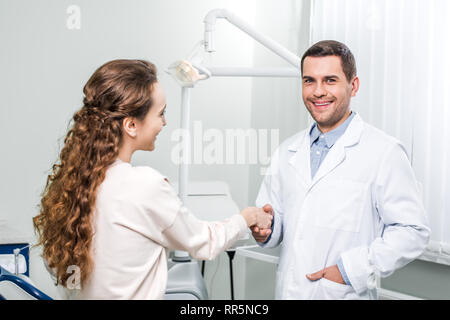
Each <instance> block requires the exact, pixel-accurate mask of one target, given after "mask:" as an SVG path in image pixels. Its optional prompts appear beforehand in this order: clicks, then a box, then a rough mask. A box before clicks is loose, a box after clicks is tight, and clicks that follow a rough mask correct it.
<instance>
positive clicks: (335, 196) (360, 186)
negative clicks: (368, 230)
mask: <svg viewBox="0 0 450 320" xmlns="http://www.w3.org/2000/svg"><path fill="white" fill-rule="evenodd" d="M366 195H367V187H366V184H364V183H361V182H355V181H349V180H337V181H333V182H324V184H322V186H321V188H317V189H316V191H315V198H316V199H315V200H316V203H317V204H318V205H317V209H318V210H317V212H315V213H314V216H315V225H316V226H318V227H322V228H330V229H335V230H342V231H350V232H358V231H359V229H360V223H361V218H362V214H363V205H364V201H365V197H366Z"/></svg>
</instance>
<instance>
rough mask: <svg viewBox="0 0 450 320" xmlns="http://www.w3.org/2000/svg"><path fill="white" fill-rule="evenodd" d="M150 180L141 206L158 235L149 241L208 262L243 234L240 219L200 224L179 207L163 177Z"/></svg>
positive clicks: (172, 190)
mask: <svg viewBox="0 0 450 320" xmlns="http://www.w3.org/2000/svg"><path fill="white" fill-rule="evenodd" d="M152 180H153V182H154V183H152V184H153V186H152V187H151V192H150V193H151V197H148V201H146V202H145V204H144V205H145V207H146V211H147V212H148V214H149V215H150V216H151V220H152V221H153V224H157V225H158V230H159V231H160V232H157V237H152V240H154V241H156V242H158V243H159V244H161V245H162V246H163V247H166V248H170V249H175V250H183V251H187V252H189V254H190V255H191V256H192V257H193V258H194V259H198V260H211V259H214V258H215V257H216V256H217V255H218V254H220V253H221V252H223V251H224V250H226V249H227V248H229V247H231V246H232V245H233V243H234V242H236V241H237V240H239V239H240V238H241V237H243V236H244V235H245V234H246V232H247V223H246V221H245V219H244V217H242V215H240V214H235V215H233V216H231V217H230V218H228V219H226V220H224V221H216V222H207V221H202V220H200V219H198V218H197V217H195V215H194V214H192V213H191V212H190V210H189V209H187V208H186V207H185V206H184V205H183V204H182V202H181V200H180V199H179V198H178V195H177V194H176V192H175V190H174V189H173V188H172V186H171V185H170V183H169V182H168V180H167V178H166V177H164V176H163V175H160V174H159V175H158V177H157V179H156V183H155V179H152ZM153 234H155V233H153Z"/></svg>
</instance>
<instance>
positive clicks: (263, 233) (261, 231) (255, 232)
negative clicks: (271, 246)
mask: <svg viewBox="0 0 450 320" xmlns="http://www.w3.org/2000/svg"><path fill="white" fill-rule="evenodd" d="M263 210H264V211H265V212H266V213H267V214H270V215H271V216H272V217H273V209H272V206H271V205H270V204H266V205H265V206H264V207H263ZM250 229H251V230H252V236H253V238H255V240H256V241H257V242H265V241H266V240H267V238H268V237H269V235H270V234H271V233H272V229H271V225H269V226H268V227H267V228H259V227H258V226H253V227H251V228H250Z"/></svg>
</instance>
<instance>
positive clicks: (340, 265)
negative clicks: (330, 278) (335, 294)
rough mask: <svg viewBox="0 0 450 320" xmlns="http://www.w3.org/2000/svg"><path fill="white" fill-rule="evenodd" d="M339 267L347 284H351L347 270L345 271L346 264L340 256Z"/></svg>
mask: <svg viewBox="0 0 450 320" xmlns="http://www.w3.org/2000/svg"><path fill="white" fill-rule="evenodd" d="M337 267H338V269H339V272H340V273H341V276H342V279H343V280H344V282H345V284H346V285H351V284H350V280H348V276H347V272H345V268H344V264H343V263H342V258H339V260H338V262H337Z"/></svg>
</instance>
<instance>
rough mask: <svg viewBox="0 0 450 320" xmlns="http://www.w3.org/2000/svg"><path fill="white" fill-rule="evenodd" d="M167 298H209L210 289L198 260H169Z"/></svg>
mask: <svg viewBox="0 0 450 320" xmlns="http://www.w3.org/2000/svg"><path fill="white" fill-rule="evenodd" d="M168 267H169V271H168V279H167V287H166V294H165V296H164V299H165V300H207V299H208V291H207V290H206V285H205V281H204V279H203V277H202V274H201V272H200V267H199V265H198V262H197V261H195V260H188V261H184V262H173V261H170V260H169V266H168Z"/></svg>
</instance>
